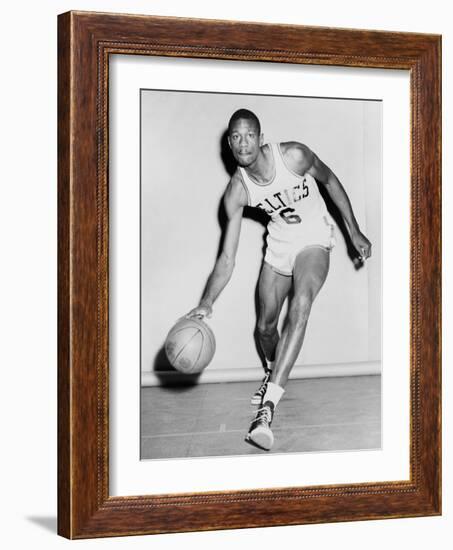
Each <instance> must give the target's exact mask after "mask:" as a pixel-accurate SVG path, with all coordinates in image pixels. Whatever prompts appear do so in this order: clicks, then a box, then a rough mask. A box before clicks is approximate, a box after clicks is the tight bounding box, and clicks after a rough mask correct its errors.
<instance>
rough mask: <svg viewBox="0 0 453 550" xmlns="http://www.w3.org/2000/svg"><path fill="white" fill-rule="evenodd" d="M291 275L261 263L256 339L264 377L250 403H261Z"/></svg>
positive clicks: (276, 342) (273, 357)
mask: <svg viewBox="0 0 453 550" xmlns="http://www.w3.org/2000/svg"><path fill="white" fill-rule="evenodd" d="M291 283H292V281H291V277H288V276H285V275H281V274H280V273H277V272H276V271H274V269H273V268H272V267H271V266H270V265H269V264H268V263H266V262H264V263H263V267H262V269H261V273H260V278H259V281H258V298H259V314H258V322H257V327H256V328H257V334H258V340H259V343H260V345H261V349H262V350H263V353H264V356H265V359H266V369H265V371H264V378H263V380H262V382H261V384H260V386H259V387H258V389H257V390H256V392H255V393H254V394H253V395H252V398H251V403H252V405H261V402H262V400H263V396H264V394H265V392H266V389H267V383H268V381H269V377H270V375H271V363H272V361H274V359H275V350H276V349H277V344H278V341H279V338H280V336H279V334H278V328H277V325H278V319H279V317H280V312H281V310H282V307H283V303H284V301H285V299H286V297H287V296H288V292H289V290H290V288H291Z"/></svg>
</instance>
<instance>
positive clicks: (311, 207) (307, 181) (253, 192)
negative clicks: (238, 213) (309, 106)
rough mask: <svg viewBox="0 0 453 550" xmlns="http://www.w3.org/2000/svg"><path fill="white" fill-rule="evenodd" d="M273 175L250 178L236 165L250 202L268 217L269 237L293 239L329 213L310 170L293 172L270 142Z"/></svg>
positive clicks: (277, 148)
mask: <svg viewBox="0 0 453 550" xmlns="http://www.w3.org/2000/svg"><path fill="white" fill-rule="evenodd" d="M269 145H270V147H271V151H272V155H273V158H274V165H275V175H274V177H273V179H272V180H271V181H269V182H268V183H263V184H260V183H257V182H255V181H253V180H251V179H250V177H249V176H248V175H247V172H246V171H245V169H244V168H242V167H239V170H240V172H241V175H242V179H243V182H244V185H245V190H246V192H247V197H248V204H249V206H252V207H255V208H261V209H262V210H264V211H265V212H267V214H269V216H270V217H271V221H270V222H269V224H268V226H267V227H268V231H269V237H271V238H273V239H275V240H278V241H286V242H288V241H292V240H293V239H297V238H298V236H300V235H302V234H304V233H306V232H309V231H310V227H311V226H312V225H313V224H314V225H317V224H319V222H321V220H323V219H325V217H326V216H327V217H329V214H328V212H327V208H326V204H325V202H324V199H323V198H322V197H321V194H320V192H319V189H318V185H317V183H316V181H315V179H314V178H313V176H311V175H310V174H308V173H306V174H304V175H303V176H300V175H299V174H296V173H295V172H292V171H291V170H290V169H289V168H288V167H287V166H286V164H285V162H284V160H283V154H282V151H281V149H280V144H276V143H270V144H269Z"/></svg>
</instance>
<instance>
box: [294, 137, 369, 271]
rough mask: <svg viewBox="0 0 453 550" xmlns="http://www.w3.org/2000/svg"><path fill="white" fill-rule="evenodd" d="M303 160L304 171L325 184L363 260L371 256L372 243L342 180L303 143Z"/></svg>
mask: <svg viewBox="0 0 453 550" xmlns="http://www.w3.org/2000/svg"><path fill="white" fill-rule="evenodd" d="M301 151H302V155H301V160H302V162H303V163H304V164H305V167H304V168H303V173H305V172H308V173H309V174H311V175H312V176H313V177H314V178H316V179H317V180H318V181H320V182H321V183H322V184H324V186H325V188H326V190H327V192H328V193H329V196H330V198H331V199H332V200H333V202H334V203H335V204H336V206H337V207H338V210H339V211H340V214H341V216H342V218H343V220H344V221H345V223H346V227H347V229H348V231H349V235H350V237H351V241H352V244H353V245H354V247H355V248H356V250H357V252H358V253H359V254H360V257H361V258H362V260H364V259H366V258H369V257H370V256H371V243H370V241H369V240H368V239H367V238H366V237H365V235H364V234H363V233H362V232H361V231H360V228H359V224H358V223H357V220H356V217H355V215H354V211H353V209H352V205H351V201H350V200H349V197H348V195H347V193H346V191H345V189H344V187H343V186H342V184H341V182H340V180H339V179H338V178H337V176H336V175H335V174H334V173H333V172H332V170H331V169H330V168H329V167H328V166H327V165H326V164H324V162H322V160H321V159H319V158H318V157H317V156H316V154H315V153H313V151H311V150H310V149H309V148H308V147H306V146H302V145H301Z"/></svg>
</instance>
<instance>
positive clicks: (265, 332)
mask: <svg viewBox="0 0 453 550" xmlns="http://www.w3.org/2000/svg"><path fill="white" fill-rule="evenodd" d="M256 330H257V332H258V335H259V336H260V338H264V339H266V338H274V337H275V335H276V334H277V322H275V321H273V322H270V321H268V320H266V319H260V320H258V323H257V325H256Z"/></svg>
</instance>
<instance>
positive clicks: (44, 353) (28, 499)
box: [0, 0, 453, 550]
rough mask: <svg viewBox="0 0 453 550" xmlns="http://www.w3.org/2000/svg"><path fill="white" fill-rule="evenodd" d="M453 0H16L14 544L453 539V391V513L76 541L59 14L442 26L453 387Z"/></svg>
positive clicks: (7, 440) (11, 45)
mask: <svg viewBox="0 0 453 550" xmlns="http://www.w3.org/2000/svg"><path fill="white" fill-rule="evenodd" d="M448 8H449V4H448V3H447V2H442V1H439V0H433V1H432V2H430V4H429V9H428V7H427V5H426V3H425V2H423V3H422V2H420V1H419V0H416V1H414V2H411V3H410V4H409V3H396V2H394V1H390V0H382V1H381V2H380V3H379V4H369V5H368V4H363V3H358V2H354V1H352V0H343V1H342V2H340V3H338V2H334V1H333V0H332V1H330V0H320V1H319V2H317V3H316V4H303V5H302V4H300V3H296V2H291V1H285V0H281V1H280V2H278V3H269V4H264V3H246V4H244V3H243V2H242V1H236V0H230V1H229V2H225V3H220V2H219V3H211V4H207V3H206V2H205V1H203V0H192V2H191V3H190V4H187V3H184V2H182V1H181V0H179V1H177V0H165V1H163V0H162V1H146V2H145V1H138V0H131V1H128V2H126V1H125V0H116V1H114V0H112V1H109V2H105V1H100V0H89V1H87V0H78V1H77V2H74V1H68V0H61V1H58V2H57V1H50V0H44V1H43V2H40V3H32V2H24V1H20V0H19V1H18V2H16V3H15V4H12V3H9V4H7V5H5V6H4V8H3V11H2V21H3V31H2V35H1V41H2V53H3V63H2V86H1V88H0V94H1V101H0V109H1V119H0V120H1V130H2V131H1V133H0V139H1V152H2V156H1V158H2V162H1V163H0V171H1V173H0V181H1V190H2V197H1V200H0V235H1V250H2V268H1V270H0V311H1V314H0V319H1V335H2V337H1V346H0V354H1V358H0V364H1V366H2V375H3V377H2V384H1V386H0V413H1V416H0V418H1V423H2V446H1V448H2V452H1V455H0V461H1V464H2V468H1V474H0V475H1V478H0V486H1V488H2V491H1V495H2V498H1V504H0V506H1V518H2V545H3V546H4V547H5V548H8V549H16V548H17V549H19V548H35V549H38V548H45V549H46V550H53V549H54V548H83V549H86V548H109V549H111V548H124V549H126V548H127V549H134V548H143V549H144V548H150V547H151V548H153V549H172V548H175V547H181V548H185V549H190V550H192V549H195V548H196V549H197V550H201V549H208V548H212V547H215V548H218V549H220V548H222V549H224V548H225V549H227V548H228V549H230V548H234V547H239V546H244V547H248V548H250V547H253V546H256V547H257V548H259V547H263V548H274V547H283V546H287V547H288V548H292V547H295V546H296V545H299V546H300V544H301V543H302V544H303V545H304V546H305V547H310V548H311V547H316V548H321V549H331V548H339V549H343V548H345V549H346V548H347V549H348V550H354V549H357V550H358V549H360V550H363V548H367V550H375V549H376V550H382V549H383V548H386V547H388V548H394V547H395V546H396V545H404V546H405V547H408V548H411V549H414V550H425V549H426V548H430V547H435V548H439V549H441V550H446V549H448V548H450V546H451V540H447V535H448V534H450V535H451V531H452V527H453V512H452V505H453V499H452V489H453V476H452V471H451V468H450V466H449V465H450V464H451V462H452V460H453V455H452V445H451V441H452V432H451V421H452V412H453V400H452V399H451V398H448V399H444V420H443V424H444V460H443V462H444V474H443V479H444V516H443V517H435V518H419V519H397V520H388V521H373V522H361V523H343V524H330V525H328V524H325V525H309V526H300V527H279V528H267V529H246V530H241V531H223V532H212V533H191V534H181V535H161V536H154V537H129V538H127V539H104V540H95V541H81V542H70V541H66V540H64V539H60V538H58V537H57V536H56V535H55V523H56V519H55V517H56V216H57V212H56V164H57V155H56V127H57V126H56V124H57V113H56V78H57V73H56V67H57V57H56V30H57V20H56V15H57V13H60V12H63V11H66V10H69V9H86V10H98V11H113V12H115V11H116V12H125V13H126V12H127V13H131V12H132V13H134V12H135V13H145V14H158V15H176V16H183V17H209V18H227V19H228V18H229V19H242V20H248V21H252V20H256V21H263V22H281V23H299V24H305V25H324V26H336V27H355V28H371V29H386V30H397V31H418V32H433V33H443V34H444V42H443V55H444V58H443V66H444V92H443V97H444V101H443V109H444V133H443V142H444V182H445V185H444V205H445V213H444V223H445V225H444V252H445V255H444V270H445V276H444V281H445V283H446V284H445V288H444V304H445V306H444V314H443V318H444V334H445V335H446V336H447V337H445V338H444V366H445V368H444V395H447V397H449V395H450V394H451V392H452V391H453V382H452V380H453V378H452V373H451V369H450V368H449V366H450V364H451V363H452V361H453V355H452V345H451V338H448V334H449V333H448V329H449V328H450V331H451V327H452V307H451V306H452V294H451V288H452V287H451V284H447V283H448V282H449V280H451V279H452V277H453V271H452V259H453V253H452V252H451V250H452V248H453V247H452V240H451V235H452V234H453V221H452V219H453V207H452V203H453V193H452V190H451V185H450V184H449V182H450V181H452V177H453V171H452V170H453V163H452V160H451V158H450V156H449V155H448V154H447V153H448V152H449V151H451V148H452V135H453V117H452V110H451V107H452V100H451V98H452V97H453V86H452V75H453V64H452V56H453V45H452V42H453V24H452V22H451V17H450V14H449V11H450V10H449V9H448Z"/></svg>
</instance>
